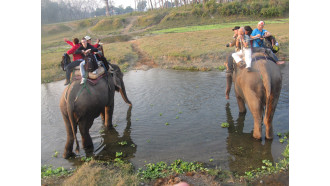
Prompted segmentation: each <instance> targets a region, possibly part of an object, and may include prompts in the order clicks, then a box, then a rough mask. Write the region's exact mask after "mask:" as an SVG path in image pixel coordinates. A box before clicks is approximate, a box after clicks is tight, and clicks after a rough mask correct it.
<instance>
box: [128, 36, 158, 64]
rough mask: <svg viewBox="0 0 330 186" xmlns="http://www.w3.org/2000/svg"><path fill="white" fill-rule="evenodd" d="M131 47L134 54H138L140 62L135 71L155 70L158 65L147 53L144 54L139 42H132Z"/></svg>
mask: <svg viewBox="0 0 330 186" xmlns="http://www.w3.org/2000/svg"><path fill="white" fill-rule="evenodd" d="M131 47H132V50H133V52H136V53H137V54H138V56H139V57H138V61H137V62H136V64H135V69H139V70H141V69H142V70H148V69H150V68H155V67H157V66H158V65H157V64H156V63H155V62H154V60H153V59H151V58H150V57H149V56H148V54H147V53H145V52H143V51H142V50H141V49H140V48H139V43H138V41H136V40H135V41H131Z"/></svg>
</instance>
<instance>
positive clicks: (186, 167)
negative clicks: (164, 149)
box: [138, 159, 208, 180]
mask: <svg viewBox="0 0 330 186" xmlns="http://www.w3.org/2000/svg"><path fill="white" fill-rule="evenodd" d="M206 170H208V169H206V168H204V167H203V166H202V164H201V163H195V162H185V161H182V160H180V159H178V160H175V161H174V162H173V163H171V165H167V164H166V163H165V162H163V161H161V162H158V163H156V164H153V163H149V164H146V165H145V170H143V169H142V168H140V169H139V170H138V175H139V176H140V177H141V178H142V179H144V180H146V179H157V178H164V177H167V176H169V175H172V174H175V173H177V174H183V173H187V172H197V171H206Z"/></svg>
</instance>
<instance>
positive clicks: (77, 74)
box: [74, 66, 105, 79]
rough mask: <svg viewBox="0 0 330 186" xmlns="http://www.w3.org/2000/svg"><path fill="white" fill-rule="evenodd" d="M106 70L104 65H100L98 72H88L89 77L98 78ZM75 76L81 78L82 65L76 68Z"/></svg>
mask: <svg viewBox="0 0 330 186" xmlns="http://www.w3.org/2000/svg"><path fill="white" fill-rule="evenodd" d="M104 72H105V70H104V68H103V67H102V66H99V68H98V69H97V70H96V73H95V74H94V73H93V72H88V79H98V77H100V76H102V75H103V74H104ZM74 77H75V78H76V79H78V78H79V79H81V74H80V67H79V66H77V67H75V68H74Z"/></svg>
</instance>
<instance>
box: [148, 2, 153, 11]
mask: <svg viewBox="0 0 330 186" xmlns="http://www.w3.org/2000/svg"><path fill="white" fill-rule="evenodd" d="M149 1H150V5H151V10H153V9H154V7H153V6H152V1H151V0H149Z"/></svg>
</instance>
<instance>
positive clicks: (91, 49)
mask: <svg viewBox="0 0 330 186" xmlns="http://www.w3.org/2000/svg"><path fill="white" fill-rule="evenodd" d="M81 44H82V46H80V47H79V48H78V49H77V50H76V52H75V54H82V55H83V56H84V57H85V55H86V54H87V53H89V52H97V51H98V50H97V49H96V48H94V47H93V46H92V45H91V44H89V43H87V40H86V39H85V38H82V39H81ZM84 65H85V60H84V61H82V62H81V63H80V74H81V77H82V78H81V83H80V84H84V83H85V82H86V78H85V76H86V73H85V69H84Z"/></svg>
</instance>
